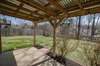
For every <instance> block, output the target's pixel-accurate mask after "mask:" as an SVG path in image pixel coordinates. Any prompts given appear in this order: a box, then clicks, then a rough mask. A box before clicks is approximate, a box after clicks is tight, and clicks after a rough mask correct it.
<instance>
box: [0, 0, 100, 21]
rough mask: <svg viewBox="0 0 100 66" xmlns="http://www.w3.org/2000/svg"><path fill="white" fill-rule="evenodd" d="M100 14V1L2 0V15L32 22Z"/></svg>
mask: <svg viewBox="0 0 100 66" xmlns="http://www.w3.org/2000/svg"><path fill="white" fill-rule="evenodd" d="M93 13H100V0H1V1H0V14H4V15H9V16H14V17H18V18H22V19H27V20H31V21H37V22H39V21H43V20H48V18H53V17H57V18H60V17H73V16H80V15H86V14H93Z"/></svg>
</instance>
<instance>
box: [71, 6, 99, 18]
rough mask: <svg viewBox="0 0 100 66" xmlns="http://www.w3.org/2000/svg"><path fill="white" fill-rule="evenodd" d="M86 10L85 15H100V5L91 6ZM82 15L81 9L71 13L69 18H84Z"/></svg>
mask: <svg viewBox="0 0 100 66" xmlns="http://www.w3.org/2000/svg"><path fill="white" fill-rule="evenodd" d="M84 9H85V10H86V12H85V13H84V15H88V14H95V13H100V5H97V6H91V7H87V8H84ZM82 15H83V14H82V13H81V11H80V10H79V9H78V10H75V11H70V12H69V17H75V16H82Z"/></svg>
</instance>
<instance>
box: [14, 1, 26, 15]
mask: <svg viewBox="0 0 100 66" xmlns="http://www.w3.org/2000/svg"><path fill="white" fill-rule="evenodd" d="M23 5H24V3H23V2H22V3H21V4H20V5H19V6H18V8H17V9H16V11H15V14H17V13H18V12H19V10H20V9H21V8H22V7H23Z"/></svg>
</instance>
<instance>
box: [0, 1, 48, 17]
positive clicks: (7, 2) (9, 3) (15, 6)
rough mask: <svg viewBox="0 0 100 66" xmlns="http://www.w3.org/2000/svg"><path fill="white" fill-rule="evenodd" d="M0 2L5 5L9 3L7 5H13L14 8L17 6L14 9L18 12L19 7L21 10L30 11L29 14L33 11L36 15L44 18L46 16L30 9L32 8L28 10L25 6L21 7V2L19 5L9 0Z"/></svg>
mask: <svg viewBox="0 0 100 66" xmlns="http://www.w3.org/2000/svg"><path fill="white" fill-rule="evenodd" d="M0 3H1V4H2V3H3V4H6V5H9V6H13V7H14V8H17V10H16V11H15V12H18V11H19V9H22V10H24V11H27V12H30V13H31V14H32V13H33V14H34V13H35V14H36V15H39V16H40V17H41V18H45V17H48V16H47V15H41V14H39V13H37V12H36V11H32V10H29V9H26V8H24V7H22V6H23V4H20V6H21V7H20V6H18V5H16V4H13V3H11V2H9V1H6V0H4V1H2V2H0Z"/></svg>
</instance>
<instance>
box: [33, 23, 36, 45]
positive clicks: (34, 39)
mask: <svg viewBox="0 0 100 66" xmlns="http://www.w3.org/2000/svg"><path fill="white" fill-rule="evenodd" d="M36 27H37V23H34V33H33V46H35V45H36Z"/></svg>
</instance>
